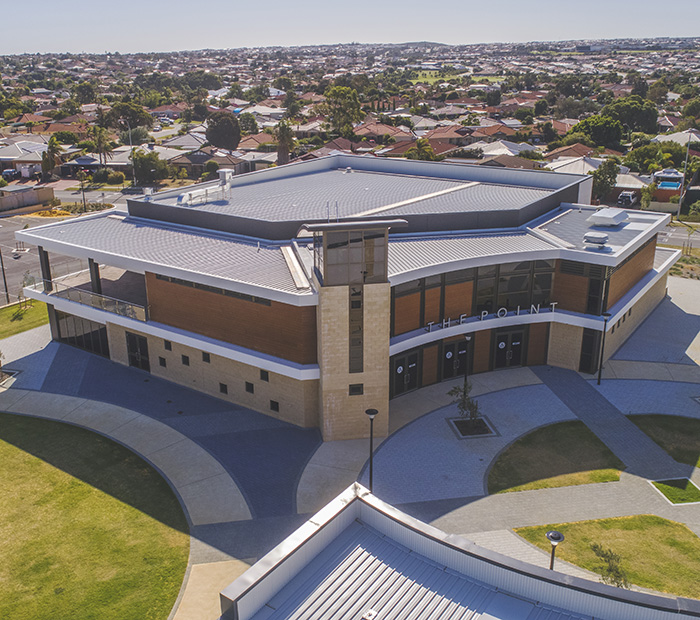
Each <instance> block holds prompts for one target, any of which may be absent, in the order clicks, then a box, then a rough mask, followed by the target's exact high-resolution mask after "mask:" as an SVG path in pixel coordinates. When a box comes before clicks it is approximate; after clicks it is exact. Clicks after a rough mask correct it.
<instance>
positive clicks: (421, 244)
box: [389, 231, 556, 277]
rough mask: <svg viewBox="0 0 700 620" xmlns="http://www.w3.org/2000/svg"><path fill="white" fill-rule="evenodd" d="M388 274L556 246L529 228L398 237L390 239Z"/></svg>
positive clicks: (506, 257) (506, 256)
mask: <svg viewBox="0 0 700 620" xmlns="http://www.w3.org/2000/svg"><path fill="white" fill-rule="evenodd" d="M389 241H390V242H389V276H390V277H391V276H394V275H397V274H400V273H406V272H408V271H414V270H416V269H422V268H425V267H431V266H433V265H443V264H445V263H451V262H456V261H460V260H467V259H473V258H480V257H486V256H500V255H503V258H504V260H508V255H510V254H514V253H518V252H534V251H539V250H553V249H555V247H556V246H555V245H553V244H551V243H548V242H547V241H544V240H542V239H540V238H539V237H536V236H535V235H533V234H532V233H528V232H527V231H517V232H502V233H488V234H481V235H472V234H462V235H442V236H433V235H430V236H425V237H404V238H401V237H398V238H390V240H389Z"/></svg>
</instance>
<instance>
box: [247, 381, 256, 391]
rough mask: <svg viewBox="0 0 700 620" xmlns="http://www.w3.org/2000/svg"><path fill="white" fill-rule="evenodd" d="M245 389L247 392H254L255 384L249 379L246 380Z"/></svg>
mask: <svg viewBox="0 0 700 620" xmlns="http://www.w3.org/2000/svg"><path fill="white" fill-rule="evenodd" d="M245 391H246V392H248V393H249V394H254V393H255V386H254V385H253V384H252V383H251V382H250V381H246V382H245Z"/></svg>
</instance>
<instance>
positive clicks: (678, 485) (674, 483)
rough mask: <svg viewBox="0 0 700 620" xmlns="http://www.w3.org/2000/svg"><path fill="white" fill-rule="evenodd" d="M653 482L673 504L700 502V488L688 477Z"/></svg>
mask: <svg viewBox="0 0 700 620" xmlns="http://www.w3.org/2000/svg"><path fill="white" fill-rule="evenodd" d="M652 484H653V485H654V486H655V487H656V488H657V489H659V491H661V492H662V493H663V494H664V496H665V497H666V498H667V499H668V501H670V502H671V503H672V504H690V503H692V502H700V489H698V487H696V486H695V485H694V484H693V483H692V482H691V481H690V480H688V479H687V478H674V479H673V480H653V481H652Z"/></svg>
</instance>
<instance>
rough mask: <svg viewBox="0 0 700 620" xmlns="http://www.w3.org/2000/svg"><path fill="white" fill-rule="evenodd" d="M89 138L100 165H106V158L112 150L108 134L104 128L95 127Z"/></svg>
mask: <svg viewBox="0 0 700 620" xmlns="http://www.w3.org/2000/svg"><path fill="white" fill-rule="evenodd" d="M90 137H91V138H92V141H93V142H94V143H95V153H97V155H98V157H99V160H100V165H101V166H105V165H107V156H108V155H109V154H110V153H111V152H112V151H113V150H114V147H113V146H112V139H111V138H110V136H109V133H108V132H107V130H106V129H105V128H104V127H100V126H99V125H95V126H94V127H92V129H91V130H90Z"/></svg>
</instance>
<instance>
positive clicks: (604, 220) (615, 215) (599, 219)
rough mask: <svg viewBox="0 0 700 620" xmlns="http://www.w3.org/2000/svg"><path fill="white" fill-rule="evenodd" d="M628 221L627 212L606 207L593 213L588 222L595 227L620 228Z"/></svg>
mask: <svg viewBox="0 0 700 620" xmlns="http://www.w3.org/2000/svg"><path fill="white" fill-rule="evenodd" d="M628 219H629V216H628V215H627V211H624V210H623V209H616V208H615V207H605V208H604V209H600V210H598V211H596V212H595V213H593V214H592V215H591V216H590V217H589V218H588V219H587V220H586V221H587V222H588V223H589V224H593V226H619V225H620V224H622V222H626V221H627V220H628Z"/></svg>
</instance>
